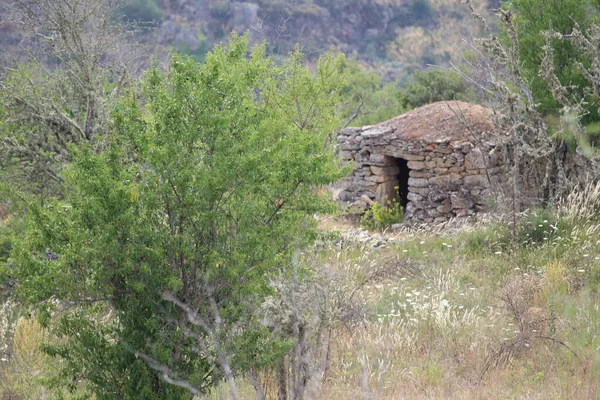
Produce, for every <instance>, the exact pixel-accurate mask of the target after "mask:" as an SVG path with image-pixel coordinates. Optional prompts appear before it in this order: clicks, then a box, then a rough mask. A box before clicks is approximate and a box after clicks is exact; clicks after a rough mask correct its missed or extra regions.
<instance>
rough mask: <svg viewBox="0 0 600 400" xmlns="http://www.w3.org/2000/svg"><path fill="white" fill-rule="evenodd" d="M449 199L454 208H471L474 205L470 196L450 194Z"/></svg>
mask: <svg viewBox="0 0 600 400" xmlns="http://www.w3.org/2000/svg"><path fill="white" fill-rule="evenodd" d="M450 201H451V203H452V208H454V209H460V208H472V207H473V206H474V205H475V204H474V203H473V200H471V199H470V198H466V197H461V196H457V195H452V197H451V198H450Z"/></svg>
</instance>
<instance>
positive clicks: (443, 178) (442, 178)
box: [429, 173, 462, 186]
mask: <svg viewBox="0 0 600 400" xmlns="http://www.w3.org/2000/svg"><path fill="white" fill-rule="evenodd" d="M461 179H462V177H461V176H460V175H459V174H456V173H452V174H448V175H439V176H433V177H431V178H429V183H431V184H432V185H438V186H450V185H454V184H455V183H456V182H458V181H460V180H461Z"/></svg>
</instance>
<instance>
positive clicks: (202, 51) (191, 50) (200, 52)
mask: <svg viewBox="0 0 600 400" xmlns="http://www.w3.org/2000/svg"><path fill="white" fill-rule="evenodd" d="M197 39H198V43H197V44H196V45H195V46H194V47H192V46H191V45H190V44H189V43H188V42H185V41H183V42H180V43H179V45H178V46H177V48H178V50H179V53H181V54H185V55H188V56H190V57H192V59H194V61H198V62H202V61H204V57H206V53H208V50H209V48H208V40H207V39H206V36H204V35H203V34H202V32H198V33H197Z"/></svg>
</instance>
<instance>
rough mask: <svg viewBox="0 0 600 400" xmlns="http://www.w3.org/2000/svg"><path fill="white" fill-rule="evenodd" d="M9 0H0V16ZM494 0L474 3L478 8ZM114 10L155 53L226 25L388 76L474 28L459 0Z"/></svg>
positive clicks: (4, 30) (279, 1)
mask: <svg viewBox="0 0 600 400" xmlns="http://www.w3.org/2000/svg"><path fill="white" fill-rule="evenodd" d="M9 2H10V0H0V18H1V20H2V21H6V14H7V12H6V5H7V4H8V3H9ZM499 2H500V1H499V0H477V1H476V2H475V3H477V4H478V6H479V7H480V9H481V10H482V11H485V10H489V9H491V8H494V7H497V6H498V5H499ZM118 13H119V15H117V16H116V17H118V18H123V19H124V20H128V21H136V22H141V23H142V24H143V25H144V26H145V27H146V28H147V29H145V31H144V33H143V35H142V41H144V42H146V43H147V44H150V45H151V46H152V49H153V52H154V53H155V54H156V55H157V56H158V57H159V59H160V58H162V57H163V56H164V55H165V54H166V53H167V51H168V49H170V48H173V47H174V48H176V49H178V50H179V51H180V52H183V53H186V54H189V55H191V56H192V57H194V58H196V59H198V60H202V59H203V57H204V55H205V54H206V52H208V51H209V50H210V49H211V48H212V46H213V45H214V44H215V43H219V42H221V41H223V40H224V39H226V38H227V37H228V36H229V33H230V32H231V31H233V30H235V31H237V32H239V33H243V32H246V31H249V32H250V34H251V36H252V39H253V40H255V41H262V40H267V41H268V42H269V43H270V45H271V50H272V51H273V53H274V54H282V55H285V54H287V53H288V51H289V50H291V49H292V48H293V46H294V45H296V44H300V46H301V47H302V50H303V51H304V52H305V53H306V54H307V55H308V56H309V57H313V58H314V57H316V56H318V55H319V54H322V53H323V52H324V51H325V50H327V49H328V48H329V47H331V46H334V47H335V48H336V49H338V50H339V51H342V52H344V53H346V54H356V56H357V60H358V61H360V62H361V64H363V65H365V66H367V65H368V66H369V67H370V68H371V69H374V70H377V71H378V72H379V73H380V74H381V75H382V76H386V77H387V78H388V79H389V78H391V79H394V80H396V79H398V78H401V79H402V80H404V78H406V76H407V74H410V73H411V72H414V71H415V70H419V69H423V68H425V67H426V65H427V64H436V63H445V62H448V61H450V60H452V59H455V58H456V57H457V54H458V51H457V47H456V45H455V44H456V43H458V42H460V40H461V39H462V38H473V37H475V36H477V35H478V34H479V33H480V27H479V26H478V25H477V24H475V23H474V22H473V21H472V20H471V19H470V17H469V16H468V12H467V10H466V7H465V6H463V5H461V4H460V1H459V0H332V1H324V0H253V1H247V2H239V1H231V0H129V1H126V2H125V1H124V2H123V4H122V6H121V8H120V10H119V12H118ZM18 45H19V38H18V37H17V36H16V34H15V32H14V29H13V28H12V27H11V26H10V25H9V24H7V23H2V24H0V48H3V49H10V48H15V47H17V46H18Z"/></svg>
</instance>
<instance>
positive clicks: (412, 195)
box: [407, 192, 423, 201]
mask: <svg viewBox="0 0 600 400" xmlns="http://www.w3.org/2000/svg"><path fill="white" fill-rule="evenodd" d="M407 198H408V200H409V201H421V200H423V196H421V195H420V194H416V193H413V192H409V193H408V196H407Z"/></svg>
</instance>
